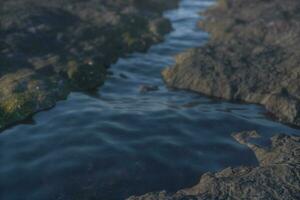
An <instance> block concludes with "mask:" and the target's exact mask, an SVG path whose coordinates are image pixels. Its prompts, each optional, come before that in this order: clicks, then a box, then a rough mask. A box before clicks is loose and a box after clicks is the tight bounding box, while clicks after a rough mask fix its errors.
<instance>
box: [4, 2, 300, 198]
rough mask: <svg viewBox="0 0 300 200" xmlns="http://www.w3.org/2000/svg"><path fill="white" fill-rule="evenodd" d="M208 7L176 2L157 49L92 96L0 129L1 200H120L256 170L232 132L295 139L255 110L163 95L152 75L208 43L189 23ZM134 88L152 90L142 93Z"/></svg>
mask: <svg viewBox="0 0 300 200" xmlns="http://www.w3.org/2000/svg"><path fill="white" fill-rule="evenodd" d="M211 3H212V1H206V0H203V1H202V0H183V1H182V3H181V5H180V8H179V9H177V10H174V11H169V12H167V13H166V16H167V17H168V18H170V19H171V20H172V23H173V26H174V31H173V32H172V33H171V34H169V35H168V36H167V38H166V41H165V42H163V43H161V44H159V45H156V46H153V47H152V48H151V49H150V51H149V52H147V53H146V54H139V53H136V54H133V55H131V56H129V57H126V58H124V59H120V60H119V61H118V62H117V63H116V64H115V65H114V66H112V68H111V71H112V75H111V76H110V77H109V78H108V80H107V81H106V83H105V85H104V86H103V87H100V88H99V89H98V90H97V91H95V92H93V93H72V94H71V95H70V97H69V98H68V100H67V101H62V102H60V103H58V105H57V106H56V107H55V108H54V109H52V110H50V111H45V112H42V113H39V114H37V115H35V116H34V119H33V122H32V123H30V124H22V125H18V126H15V127H12V128H10V129H8V130H6V131H4V132H2V133H1V134H0V199H3V200H96V199H97V200H120V199H124V198H126V197H129V196H130V195H134V194H135V195H138V194H143V193H145V192H150V191H156V190H163V189H165V190H168V191H176V190H178V189H180V188H184V187H189V186H192V185H194V184H196V183H197V181H198V180H199V177H200V175H201V174H202V173H204V172H207V171H216V170H220V169H223V168H225V167H228V166H239V165H252V166H253V165H256V164H257V161H256V159H255V157H254V155H253V153H252V152H251V151H249V150H248V149H247V148H246V147H244V146H241V145H239V144H238V143H236V142H235V141H234V140H233V139H232V138H231V137H230V134H231V133H232V132H236V131H243V130H258V131H259V132H261V133H264V134H265V136H270V135H272V134H274V133H279V132H285V133H289V134H298V135H299V134H300V131H299V130H297V129H293V128H291V127H288V126H286V125H283V124H280V123H277V122H274V121H272V120H271V119H269V118H267V117H266V116H265V110H264V109H263V108H262V107H260V106H257V105H248V104H233V103H228V102H223V101H219V100H213V99H209V98H206V97H203V96H201V95H199V94H195V93H191V92H186V91H173V90H168V89H167V88H165V86H164V83H163V81H162V79H161V76H160V72H161V70H162V69H163V68H164V67H166V66H168V65H170V64H172V63H173V56H174V55H175V54H176V53H179V52H182V51H184V50H185V49H187V48H191V47H194V46H195V45H199V41H203V42H205V41H206V40H207V38H208V35H207V34H206V33H204V32H201V31H200V30H198V29H197V27H196V23H197V21H198V20H199V18H200V16H199V15H198V13H199V11H200V10H203V9H205V8H207V6H209V5H211ZM143 84H150V85H156V86H159V90H158V91H153V92H149V93H145V94H141V93H140V92H139V87H140V85H143Z"/></svg>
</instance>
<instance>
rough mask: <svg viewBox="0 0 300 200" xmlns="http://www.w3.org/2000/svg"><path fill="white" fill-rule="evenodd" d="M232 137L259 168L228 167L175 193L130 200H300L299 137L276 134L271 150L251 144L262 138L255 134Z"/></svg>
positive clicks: (156, 193) (247, 133)
mask: <svg viewBox="0 0 300 200" xmlns="http://www.w3.org/2000/svg"><path fill="white" fill-rule="evenodd" d="M233 137H234V138H235V139H236V140H237V141H238V142H239V143H241V144H244V145H247V146H248V147H249V148H250V149H251V150H252V151H253V152H254V153H255V155H256V157H257V159H258V161H259V166H257V167H238V168H230V167H229V168H227V169H224V170H222V171H220V172H217V173H206V174H204V175H202V176H201V178H200V182H199V183H198V184H197V185H195V186H194V187H192V188H188V189H183V190H180V191H178V192H176V193H175V194H170V193H167V192H165V191H163V192H154V193H149V194H145V195H143V196H139V197H134V196H133V197H130V198H128V200H171V199H172V200H183V199H189V200H192V199H199V200H200V199H201V200H205V199H207V200H208V199H249V200H250V199H278V200H280V199H295V200H296V199H299V198H300V178H299V177H300V137H296V136H287V135H276V136H274V137H272V138H271V145H270V146H269V147H261V146H258V145H256V144H254V143H252V142H251V141H253V140H255V139H259V134H258V133H257V132H255V131H252V132H241V133H236V134H233Z"/></svg>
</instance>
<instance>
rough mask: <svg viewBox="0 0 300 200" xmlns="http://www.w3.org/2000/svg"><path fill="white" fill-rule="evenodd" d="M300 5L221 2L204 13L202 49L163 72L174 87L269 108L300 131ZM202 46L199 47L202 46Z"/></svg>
mask: <svg viewBox="0 0 300 200" xmlns="http://www.w3.org/2000/svg"><path fill="white" fill-rule="evenodd" d="M299 8H300V2H299V1H297V0H288V1H280V0H274V1H261V0H254V1H245V0H220V1H218V4H217V5H215V6H213V7H212V8H210V9H209V10H208V11H206V12H205V13H204V15H205V20H204V21H201V22H200V26H201V28H203V29H204V30H206V31H208V32H209V33H210V40H209V41H208V42H207V43H206V44H205V45H204V46H202V47H199V48H195V49H192V50H189V51H187V52H185V53H183V54H181V55H179V56H177V59H176V64H175V65H174V66H171V67H170V68H168V69H166V70H165V71H164V72H163V77H164V79H165V82H166V84H167V85H168V86H169V87H174V88H179V89H188V90H193V91H196V92H200V93H203V94H206V95H208V96H214V97H218V98H224V99H229V100H237V101H245V102H250V103H258V104H262V105H264V106H265V107H266V108H267V110H268V111H270V112H271V113H273V114H274V115H275V116H276V117H277V118H278V119H279V120H281V121H283V122H285V123H291V124H294V125H298V126H299V125H300V37H299V35H300V13H299V12H298V11H297V10H298V9H299ZM200 42H201V41H199V43H200Z"/></svg>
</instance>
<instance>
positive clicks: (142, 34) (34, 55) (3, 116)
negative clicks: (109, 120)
mask: <svg viewBox="0 0 300 200" xmlns="http://www.w3.org/2000/svg"><path fill="white" fill-rule="evenodd" d="M178 2H179V0H162V1H159V0H143V1H139V0H86V1H81V0H67V1H60V0H48V1H44V0H42V1H41V0H10V1H5V0H0V52H1V53H0V129H3V128H4V127H7V126H8V125H11V124H13V123H15V122H18V121H20V120H23V119H25V118H27V117H28V116H30V115H31V114H33V113H35V112H37V111H40V110H43V109H47V108H51V107H52V106H54V105H55V103H56V102H57V101H58V100H62V99H65V98H66V97H67V96H68V94H69V93H70V92H71V91H77V90H89V89H93V88H95V87H97V86H99V85H101V84H102V83H103V81H104V80H105V74H106V69H107V67H109V66H110V65H111V64H112V63H114V62H115V61H116V60H117V59H118V58H119V57H120V56H125V55H126V54H128V53H131V52H133V51H145V50H147V49H148V48H149V47H150V46H151V45H152V44H154V43H157V42H160V41H162V40H163V36H164V35H165V34H166V33H167V32H169V31H170V30H171V24H170V22H169V21H168V20H167V19H165V18H163V17H162V12H163V11H165V10H166V9H171V8H174V7H176V6H177V4H178Z"/></svg>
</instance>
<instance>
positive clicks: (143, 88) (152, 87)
mask: <svg viewBox="0 0 300 200" xmlns="http://www.w3.org/2000/svg"><path fill="white" fill-rule="evenodd" d="M157 90H159V87H158V86H157V85H141V86H140V88H139V91H140V93H146V92H153V91H157Z"/></svg>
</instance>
